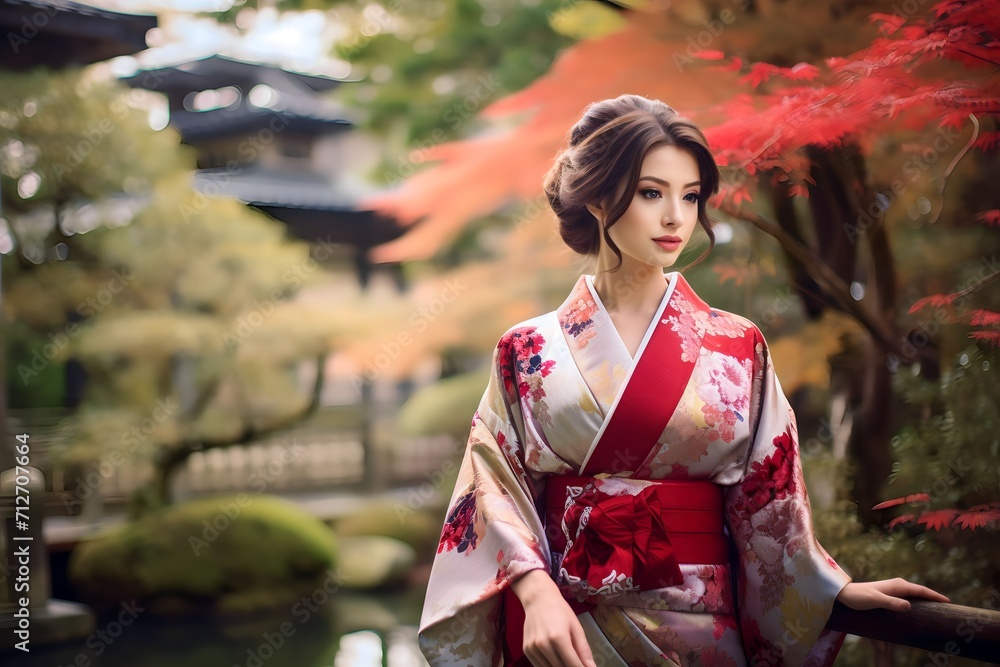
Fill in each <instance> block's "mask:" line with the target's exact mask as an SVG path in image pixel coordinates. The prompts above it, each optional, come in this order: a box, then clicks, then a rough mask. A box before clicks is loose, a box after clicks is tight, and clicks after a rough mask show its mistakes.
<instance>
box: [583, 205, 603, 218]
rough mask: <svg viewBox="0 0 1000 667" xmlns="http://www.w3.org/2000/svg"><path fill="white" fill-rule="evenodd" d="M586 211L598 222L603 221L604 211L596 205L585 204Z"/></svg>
mask: <svg viewBox="0 0 1000 667" xmlns="http://www.w3.org/2000/svg"><path fill="white" fill-rule="evenodd" d="M587 210H588V211H590V214H591V215H592V216H594V217H595V218H597V219H598V220H599V221H601V222H603V221H604V211H603V210H601V207H600V206H598V205H597V204H587Z"/></svg>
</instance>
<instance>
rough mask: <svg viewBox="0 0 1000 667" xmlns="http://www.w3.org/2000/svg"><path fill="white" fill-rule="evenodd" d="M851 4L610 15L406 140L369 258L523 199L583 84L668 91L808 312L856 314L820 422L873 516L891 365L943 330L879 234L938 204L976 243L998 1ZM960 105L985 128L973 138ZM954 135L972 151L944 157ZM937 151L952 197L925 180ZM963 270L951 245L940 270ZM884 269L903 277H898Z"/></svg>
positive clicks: (425, 244)
mask: <svg viewBox="0 0 1000 667" xmlns="http://www.w3.org/2000/svg"><path fill="white" fill-rule="evenodd" d="M852 7H853V9H851V10H845V9H844V6H843V5H842V4H840V3H788V4H787V5H786V6H783V7H779V6H777V5H771V4H770V3H766V4H765V3H754V4H750V3H742V4H739V5H737V4H736V3H734V6H732V7H722V8H721V9H719V8H716V10H715V13H714V14H712V13H708V9H707V7H706V6H703V5H700V4H698V3H683V5H677V4H670V3H656V2H650V3H647V4H646V5H644V6H643V7H642V8H641V9H636V10H634V11H632V12H630V14H629V22H628V25H627V26H626V27H625V28H623V29H622V30H620V31H618V32H615V33H612V34H609V35H606V36H604V37H600V38H596V39H590V40H585V41H582V42H580V43H579V44H577V45H575V46H573V47H571V48H569V49H567V50H566V51H565V52H564V53H563V54H562V55H561V56H560V58H559V59H558V60H557V61H556V62H555V63H554V65H553V67H552V69H551V70H550V71H549V72H548V73H547V74H546V75H545V76H543V77H542V78H540V79H539V80H537V81H536V82H535V83H533V84H532V85H531V86H529V87H528V88H526V89H525V90H523V91H521V92H519V93H516V94H514V95H510V96H508V97H506V98H504V99H502V100H499V101H497V102H496V103H494V104H492V105H490V106H489V107H487V108H486V109H485V110H484V111H483V113H482V117H483V118H484V119H492V120H494V121H495V122H496V124H497V125H498V126H502V124H503V123H504V122H505V121H506V123H507V125H508V129H506V130H503V129H500V130H497V131H495V132H493V133H490V134H483V135H481V136H474V137H471V138H469V139H466V140H464V141H459V142H452V143H447V144H443V145H440V146H435V147H432V148H430V149H428V150H427V151H425V152H424V153H425V157H426V159H427V160H429V161H437V162H436V164H434V165H433V166H432V167H431V168H430V169H426V170H424V171H422V172H420V173H418V174H416V175H415V176H413V177H411V178H410V179H408V180H407V181H406V182H405V183H404V185H403V187H402V188H401V189H400V190H399V191H398V192H393V193H389V194H387V195H385V196H382V197H380V198H378V199H376V200H374V201H373V202H372V203H373V204H374V205H375V206H376V207H378V208H380V209H381V210H382V211H383V212H386V213H389V214H392V215H395V216H396V217H397V218H399V219H400V220H402V221H404V222H405V223H408V224H412V225H413V226H414V228H413V231H411V232H410V233H408V234H407V235H405V236H403V237H401V238H400V239H397V240H396V241H394V242H391V243H389V244H386V245H384V246H381V247H380V248H376V249H375V251H374V253H373V254H374V257H375V259H376V260H377V261H379V260H381V261H390V260H391V261H399V260H402V259H426V258H430V257H433V256H434V254H435V253H436V252H437V251H438V249H440V248H442V247H446V246H447V245H448V244H449V243H450V241H451V240H452V239H454V238H456V236H457V235H458V234H460V233H461V230H462V229H463V228H464V227H465V226H466V225H468V224H469V222H470V221H473V220H477V219H479V218H482V217H483V216H487V215H489V214H491V213H492V212H493V211H495V210H497V209H498V208H499V207H500V206H502V205H504V204H505V203H506V202H508V201H509V200H510V199H511V198H532V197H537V194H538V192H539V187H540V183H541V180H542V176H543V174H544V172H545V170H546V169H547V168H548V166H549V165H550V164H551V159H552V156H553V155H554V154H555V151H556V150H557V148H558V147H559V146H560V145H561V144H562V142H563V140H564V137H565V132H566V129H567V128H568V127H569V125H570V124H571V123H572V122H573V120H574V119H575V118H576V117H577V116H578V115H579V113H580V111H581V110H582V109H583V107H584V106H585V105H586V104H587V103H588V102H590V101H593V100H596V99H601V98H604V97H613V96H616V95H617V94H619V93H621V92H625V91H627V92H633V93H639V94H644V95H647V96H650V97H658V98H660V99H664V100H667V101H668V102H669V103H673V104H674V105H675V106H676V107H677V108H678V109H679V110H680V111H681V112H682V113H684V114H685V115H687V116H690V117H692V118H694V119H695V120H696V121H698V122H700V123H701V124H702V126H703V127H705V128H706V133H707V135H708V137H709V141H710V144H711V146H712V148H713V150H714V152H715V154H716V155H717V158H718V159H719V161H720V163H721V164H723V165H726V166H728V169H727V172H728V180H729V181H730V182H729V183H728V185H727V187H726V188H725V189H724V192H722V193H720V196H719V197H718V199H717V200H716V201H715V204H716V205H717V206H718V208H719V210H721V211H722V212H723V213H725V214H726V216H727V217H728V218H729V219H731V220H734V221H745V222H748V223H750V224H752V225H753V226H754V227H755V228H757V229H758V230H760V231H763V232H765V233H766V234H768V235H769V236H771V237H773V238H774V239H775V240H776V241H777V242H778V243H779V244H780V248H781V252H782V255H783V257H784V260H785V263H786V265H787V271H788V273H789V276H790V279H791V282H792V284H793V285H794V287H795V288H796V290H797V291H798V293H799V294H800V295H801V298H802V301H803V304H804V307H805V313H806V315H807V317H809V318H811V319H819V318H820V317H822V316H823V314H824V312H826V311H828V310H834V311H842V312H844V313H846V314H848V315H850V316H851V318H853V319H854V320H855V321H856V322H857V323H858V324H860V325H861V327H862V328H863V330H864V331H865V332H866V335H864V336H860V337H858V336H855V337H852V338H849V339H845V341H844V345H845V352H844V353H843V354H841V355H840V356H839V357H838V359H837V360H836V361H837V363H836V364H835V365H834V367H833V368H832V371H831V372H832V378H831V384H832V387H833V392H834V395H833V397H832V402H833V404H835V405H838V404H839V405H842V406H844V408H843V410H842V411H841V413H840V414H837V415H834V417H835V419H834V423H833V425H832V428H833V430H834V434H833V440H834V441H835V442H845V443H847V445H846V449H847V450H848V451H849V452H850V453H851V454H852V458H853V460H854V461H855V462H856V463H857V466H858V467H857V470H858V478H857V483H856V488H855V490H854V493H855V497H856V498H857V499H858V502H859V511H860V513H861V515H862V517H863V519H864V520H865V521H866V522H871V521H873V520H874V515H873V514H872V511H871V510H870V509H869V508H871V507H872V506H873V505H874V504H875V503H876V502H877V500H878V496H879V493H880V489H881V487H882V485H883V484H884V480H885V479H886V477H887V475H888V474H889V469H890V465H891V451H890V449H889V444H890V436H891V429H892V427H893V423H892V421H891V420H890V419H887V415H889V414H890V413H891V406H892V397H893V394H892V391H891V383H890V381H891V377H892V375H893V374H894V373H895V372H897V371H898V370H899V369H900V368H903V367H909V366H912V367H913V368H917V369H919V371H920V372H922V373H924V374H925V375H927V376H928V377H934V376H935V374H936V372H937V371H936V369H937V368H939V367H940V366H941V358H940V355H941V354H942V353H944V352H945V351H948V352H950V351H951V350H953V349H954V346H955V344H954V343H951V342H949V341H948V340H947V339H943V340H935V341H930V342H929V341H928V340H927V337H926V336H925V335H924V333H925V332H923V331H922V330H921V328H920V327H921V323H920V322H919V321H918V322H916V323H914V322H908V321H906V320H905V319H903V318H902V317H901V316H900V314H899V310H900V308H901V306H902V307H903V308H905V307H907V306H908V305H909V304H908V303H904V304H901V303H900V301H901V300H904V299H905V298H911V301H910V303H912V297H910V295H906V296H905V297H904V295H902V294H900V289H899V287H900V285H901V284H907V285H909V284H915V285H920V284H923V285H930V284H931V281H937V280H940V279H939V278H938V277H936V276H934V275H933V274H927V273H926V272H921V271H920V269H921V268H922V267H921V266H920V265H919V263H916V264H910V265H909V266H905V267H901V266H900V258H899V257H898V256H897V255H896V254H895V252H894V249H893V239H892V238H891V234H892V233H894V232H895V233H896V234H897V235H899V236H900V237H901V238H900V240H897V241H896V243H897V246H901V245H903V247H905V245H904V244H906V245H909V244H912V241H910V240H909V238H910V235H911V233H913V232H914V229H913V228H914V226H915V225H923V226H930V225H933V224H934V223H936V222H937V221H938V220H952V219H953V220H954V221H955V222H954V223H953V224H952V226H951V227H950V228H949V239H948V241H947V244H948V246H949V249H950V251H951V252H950V254H949V255H947V256H948V257H949V258H950V261H952V262H954V258H955V255H956V254H958V255H959V256H960V257H963V256H964V257H968V256H969V255H971V254H972V252H971V251H972V249H973V248H974V247H976V246H977V245H980V246H981V245H982V244H984V243H990V241H989V240H988V239H990V238H991V237H990V236H989V234H988V232H989V230H988V229H987V228H985V227H984V226H981V225H980V226H976V225H964V224H962V222H961V221H962V220H963V219H971V218H972V217H973V216H975V215H976V214H979V213H980V212H981V211H984V210H992V209H993V208H995V203H994V204H992V205H988V204H986V202H985V201H983V200H985V199H988V198H989V195H988V194H985V192H986V182H985V180H984V178H985V175H986V174H988V173H989V171H990V167H989V166H988V165H990V164H991V162H992V161H995V158H996V156H995V153H992V152H990V149H991V148H993V147H994V146H995V145H996V129H995V123H996V117H997V113H998V111H1000V106H998V104H1000V103H998V101H997V98H996V96H995V91H996V86H997V76H996V73H995V67H996V63H997V55H998V47H997V45H996V41H995V37H994V35H996V34H997V33H998V31H1000V25H998V24H997V21H998V20H1000V19H998V18H997V17H998V16H1000V12H997V11H996V9H998V7H997V3H995V2H975V3H973V2H942V3H939V4H937V5H935V6H934V8H933V10H932V12H933V16H932V17H931V18H921V17H911V16H901V15H893V14H888V13H885V12H883V13H879V12H878V11H873V10H878V9H884V10H886V11H903V10H900V9H899V8H897V10H893V9H892V7H890V3H888V2H885V3H880V2H874V3H870V4H868V5H866V6H856V5H852ZM699 10H700V11H699ZM685 12H686V13H687V15H686V16H685ZM866 14H871V15H872V16H871V21H869V22H867V27H866V28H864V29H862V30H859V29H858V26H859V25H862V26H864V25H865V23H866V22H865V21H864V15H866ZM684 18H687V21H686V22H685V21H684V20H682V19H684ZM904 25H905V27H904ZM852 45H853V46H852ZM973 120H974V123H975V124H976V125H977V126H978V125H983V126H985V127H986V128H987V129H988V130H989V131H988V132H986V133H984V134H982V135H979V134H976V135H975V136H972V135H973V133H974V132H978V130H977V129H974V128H973V127H972V126H973ZM928 148H929V149H930V153H931V154H928V153H927V152H926V151H925V152H921V151H922V150H924V149H928ZM968 150H974V151H976V152H974V153H973V154H972V155H970V156H969V159H967V160H965V161H964V162H962V160H961V158H962V156H963V155H964V154H965V152H966V151H968ZM946 161H949V162H951V164H950V165H949V166H947V167H943V166H942V165H943V163H945V162H946ZM974 161H975V162H978V164H974ZM939 163H940V164H939ZM957 165H958V166H957ZM956 169H961V172H960V173H961V174H962V176H963V177H964V178H965V179H966V183H967V188H966V190H965V191H964V192H962V193H960V195H961V197H962V198H963V199H964V201H956V199H955V196H954V195H952V193H951V192H949V193H948V194H949V195H951V196H950V197H948V198H947V199H945V198H944V184H946V183H947V182H948V177H949V176H951V175H952V173H953V172H955V171H956ZM935 180H938V181H940V185H939V186H938V187H937V188H936V189H935V188H933V185H932V184H933V181H935ZM928 190H930V191H931V192H930V193H929V192H928ZM935 190H936V192H935ZM977 192H980V193H982V194H976V193H977ZM928 194H931V197H934V198H935V202H934V203H933V204H932V203H930V201H929V198H928ZM761 199H763V200H764V202H765V204H764V205H762V204H761V203H760V202H761ZM893 204H895V206H893ZM903 207H906V208H903ZM928 207H929V208H928ZM913 211H916V215H913V216H910V220H906V217H905V216H906V215H907V214H909V213H911V212H913ZM982 215H985V216H988V215H990V214H989V213H982ZM986 219H991V218H986ZM913 220H916V222H912V221H913ZM908 223H909V224H908ZM918 233H919V234H921V235H922V236H923V237H927V236H929V235H931V234H936V232H935V231H934V230H933V229H931V230H923V231H922V232H918ZM938 248H940V246H938ZM944 256H945V255H943V254H942V255H940V257H944ZM720 268H721V267H720ZM979 269H980V263H979V262H977V261H966V262H965V263H964V264H962V263H960V264H958V266H957V270H954V269H953V270H952V271H953V273H952V274H951V277H950V279H951V280H954V281H955V282H962V281H963V280H964V278H965V277H966V275H965V274H969V275H971V274H973V273H974V272H976V271H978V270H979ZM901 270H905V271H906V272H907V273H911V272H912V273H913V274H914V280H913V281H912V282H911V281H907V282H902V283H901V281H900V272H901ZM990 272H991V273H995V272H996V268H993V269H990ZM918 276H919V277H918ZM932 289H933V288H932ZM914 341H922V342H919V343H916V344H915V342H914ZM939 345H944V346H946V349H945V350H941V349H939V347H938V346H939Z"/></svg>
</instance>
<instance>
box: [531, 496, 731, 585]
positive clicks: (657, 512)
mask: <svg viewBox="0 0 1000 667" xmlns="http://www.w3.org/2000/svg"><path fill="white" fill-rule="evenodd" d="M592 480H593V478H591V477H563V476H559V477H552V478H550V479H549V480H548V486H547V488H546V494H545V495H546V525H547V526H552V528H549V529H548V531H547V532H548V535H549V545H550V547H551V548H552V553H553V558H554V559H558V560H557V562H556V563H555V565H556V567H555V570H556V571H557V572H558V574H559V575H560V576H559V581H560V583H562V584H564V585H567V586H569V587H570V588H573V589H576V591H577V593H578V594H583V595H588V594H589V595H605V596H607V595H613V594H616V593H620V592H625V591H629V590H655V589H657V588H663V587H665V586H674V585H676V584H679V583H681V582H682V581H683V580H684V578H683V576H682V575H681V571H680V567H679V565H680V564H681V563H692V564H701V563H727V562H729V543H728V541H727V538H726V535H725V533H724V532H723V526H724V517H723V513H722V506H723V498H722V487H720V486H719V485H718V484H715V483H713V482H709V481H707V480H663V481H654V480H648V481H644V482H645V486H643V488H642V489H641V490H640V491H639V492H638V493H636V494H634V495H633V494H631V493H628V492H626V493H624V494H622V495H609V494H607V493H602V492H601V490H600V489H599V488H594V485H593V484H591V483H590V482H591V481H592ZM622 481H623V482H625V483H628V482H633V483H634V482H639V480H628V481H627V482H626V481H625V480H624V479H623V480H622ZM639 483H640V484H642V483H643V482H639ZM557 527H561V529H559V530H557ZM567 538H568V539H567ZM567 545H568V546H567Z"/></svg>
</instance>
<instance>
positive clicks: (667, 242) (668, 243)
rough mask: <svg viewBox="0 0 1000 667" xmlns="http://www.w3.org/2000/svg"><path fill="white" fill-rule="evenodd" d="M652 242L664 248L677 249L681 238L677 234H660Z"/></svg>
mask: <svg viewBox="0 0 1000 667" xmlns="http://www.w3.org/2000/svg"><path fill="white" fill-rule="evenodd" d="M653 242H654V243H656V245H658V246H660V247H661V248H663V249H664V250H677V248H679V247H680V245H681V239H680V237H678V236H660V237H658V238H655V239H653Z"/></svg>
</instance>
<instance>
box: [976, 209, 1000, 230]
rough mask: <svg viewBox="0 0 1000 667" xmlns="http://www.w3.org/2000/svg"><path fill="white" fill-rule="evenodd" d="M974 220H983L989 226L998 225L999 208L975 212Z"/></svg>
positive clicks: (999, 218) (999, 222) (999, 217)
mask: <svg viewBox="0 0 1000 667" xmlns="http://www.w3.org/2000/svg"><path fill="white" fill-rule="evenodd" d="M976 222H985V223H986V224H987V225H990V226H991V227H995V226H997V225H1000V208H994V209H991V210H989V211H980V212H979V213H977V214H976Z"/></svg>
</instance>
